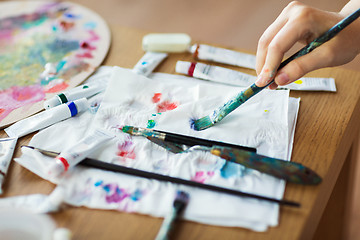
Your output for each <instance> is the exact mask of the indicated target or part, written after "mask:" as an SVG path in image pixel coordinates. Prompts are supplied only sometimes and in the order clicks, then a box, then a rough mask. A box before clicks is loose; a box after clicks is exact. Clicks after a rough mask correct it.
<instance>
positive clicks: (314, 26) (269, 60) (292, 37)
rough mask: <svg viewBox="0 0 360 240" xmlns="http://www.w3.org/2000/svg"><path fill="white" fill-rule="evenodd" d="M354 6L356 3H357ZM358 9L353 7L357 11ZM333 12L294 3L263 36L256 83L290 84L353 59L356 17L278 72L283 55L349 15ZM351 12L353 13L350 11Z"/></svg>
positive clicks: (358, 29)
mask: <svg viewBox="0 0 360 240" xmlns="http://www.w3.org/2000/svg"><path fill="white" fill-rule="evenodd" d="M354 7H355V6H354ZM344 9H345V8H344ZM356 9H357V8H355V9H354V10H356ZM346 10H347V11H343V12H340V13H333V12H327V11H322V10H319V9H316V8H311V7H308V6H306V5H304V4H302V3H300V2H296V1H295V2H291V3H290V4H289V5H288V6H287V7H286V8H284V10H283V11H282V12H281V14H280V15H279V17H278V18H277V19H276V20H275V21H274V23H272V24H271V25H270V26H269V27H268V28H267V29H266V31H265V32H264V33H263V35H262V36H261V38H260V40H259V43H258V49H257V56H256V72H257V74H258V79H257V80H256V82H255V84H256V85H257V86H259V87H263V86H266V85H267V84H268V83H269V82H270V81H271V80H273V79H274V80H275V83H273V84H271V85H270V86H269V88H271V89H275V88H276V87H277V86H278V85H286V84H289V83H291V82H293V81H295V80H297V79H299V78H300V77H302V76H304V75H305V74H306V73H308V72H311V71H313V70H316V69H319V68H324V67H331V66H338V65H342V64H345V63H347V62H350V61H351V60H352V59H353V58H355V56H356V55H357V54H358V53H359V51H360V47H359V44H358V43H359V41H360V21H359V20H356V21H354V22H353V23H351V24H350V25H349V26H348V27H347V28H345V29H344V30H342V31H341V32H340V33H339V34H338V35H337V36H335V37H334V38H333V39H331V40H330V41H328V42H326V43H324V44H323V45H322V46H320V47H318V48H316V49H315V50H313V51H312V52H310V53H308V54H306V55H304V56H302V57H299V58H297V59H295V60H293V61H291V62H290V63H288V64H287V65H286V66H285V67H283V68H282V69H280V70H279V72H277V68H278V67H279V65H280V63H281V60H282V59H283V57H284V54H285V53H286V52H287V51H288V50H289V49H290V48H291V47H292V46H293V45H294V44H295V43H296V42H301V43H304V44H308V43H310V42H311V41H312V40H314V39H315V38H317V37H319V36H320V35H321V34H323V33H324V32H326V31H327V30H329V29H330V28H331V27H333V26H334V25H335V24H336V23H338V22H339V21H340V20H341V19H343V18H344V17H346V16H347V15H348V14H349V10H350V9H349V6H348V7H347V8H346ZM350 13H351V12H350Z"/></svg>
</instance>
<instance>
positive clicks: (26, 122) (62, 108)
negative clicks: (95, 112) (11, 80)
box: [5, 98, 88, 137]
mask: <svg viewBox="0 0 360 240" xmlns="http://www.w3.org/2000/svg"><path fill="white" fill-rule="evenodd" d="M87 109H88V101H87V99H86V98H81V99H78V100H75V101H73V102H68V103H66V104H61V105H59V106H56V107H53V108H51V109H49V110H46V111H42V112H40V113H38V114H35V115H33V116H31V117H28V118H25V119H23V120H20V121H18V122H16V123H14V124H13V125H11V126H10V127H8V128H6V129H5V132H6V133H7V135H9V137H22V136H25V135H27V134H29V133H32V132H35V131H37V130H40V129H43V128H46V127H48V126H50V125H52V124H54V123H57V122H60V121H62V120H65V119H67V118H70V117H73V116H75V115H76V114H78V113H80V112H83V111H85V110H87Z"/></svg>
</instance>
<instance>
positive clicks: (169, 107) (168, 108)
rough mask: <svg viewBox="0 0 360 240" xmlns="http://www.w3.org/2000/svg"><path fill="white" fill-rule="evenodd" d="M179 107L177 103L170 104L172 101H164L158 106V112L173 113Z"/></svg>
mask: <svg viewBox="0 0 360 240" xmlns="http://www.w3.org/2000/svg"><path fill="white" fill-rule="evenodd" d="M177 107H178V103H176V102H170V101H167V100H166V101H163V102H161V103H159V104H158V106H157V112H159V113H160V112H166V111H171V110H174V109H175V108H177Z"/></svg>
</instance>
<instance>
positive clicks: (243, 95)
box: [190, 8, 360, 131]
mask: <svg viewBox="0 0 360 240" xmlns="http://www.w3.org/2000/svg"><path fill="white" fill-rule="evenodd" d="M359 16H360V8H359V9H358V10H356V11H355V12H353V13H352V14H350V15H349V16H348V17H346V18H344V19H343V20H341V21H340V22H338V23H337V24H336V25H335V26H333V27H332V28H330V29H329V30H328V31H327V32H325V33H324V34H323V35H321V36H320V37H318V38H316V39H314V40H313V41H312V42H311V43H309V44H308V45H306V46H305V47H303V48H302V49H300V50H299V51H298V52H296V53H295V54H293V55H292V56H291V57H289V58H288V59H286V60H285V61H283V62H282V63H281V64H280V66H279V67H278V69H277V71H279V70H280V69H281V68H283V67H284V66H286V65H287V64H288V63H289V62H291V61H292V60H294V59H296V58H299V57H301V56H304V55H305V54H308V53H310V52H311V51H313V50H314V49H315V48H317V47H319V46H321V45H322V44H324V43H325V42H327V41H329V40H330V39H332V38H333V37H335V36H336V35H337V34H338V33H339V32H340V31H341V30H343V29H344V28H345V27H347V26H348V25H349V24H350V23H352V22H353V21H354V20H356V19H357V18H358V17H359ZM272 83H274V79H273V80H272V81H271V82H269V83H268V84H267V85H266V86H264V87H258V86H256V84H255V83H254V84H252V85H251V86H250V87H249V88H247V89H245V90H244V91H242V92H240V93H239V94H237V95H236V96H235V97H233V98H232V99H230V100H229V101H228V102H226V103H225V104H224V105H222V106H221V107H219V108H218V109H216V110H215V111H214V112H213V113H211V114H210V115H208V116H205V117H202V118H200V119H197V120H195V119H191V120H190V126H191V128H193V129H195V130H197V131H200V130H204V129H207V128H209V127H211V126H213V125H214V124H215V123H217V122H220V121H221V120H222V119H223V118H224V117H226V116H227V115H228V114H229V113H231V112H232V111H234V110H235V109H236V108H238V107H239V106H240V105H242V104H243V103H245V102H246V101H247V100H249V99H250V98H251V97H253V96H254V95H256V94H257V93H259V92H260V91H261V90H263V89H264V88H266V87H268V86H269V85H271V84H272Z"/></svg>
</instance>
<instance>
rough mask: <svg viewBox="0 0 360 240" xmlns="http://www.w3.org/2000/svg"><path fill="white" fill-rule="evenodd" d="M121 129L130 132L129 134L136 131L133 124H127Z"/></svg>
mask: <svg viewBox="0 0 360 240" xmlns="http://www.w3.org/2000/svg"><path fill="white" fill-rule="evenodd" d="M120 129H121V131H123V132H124V133H129V134H133V131H134V127H132V126H127V125H125V126H123V127H121V128H120Z"/></svg>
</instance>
